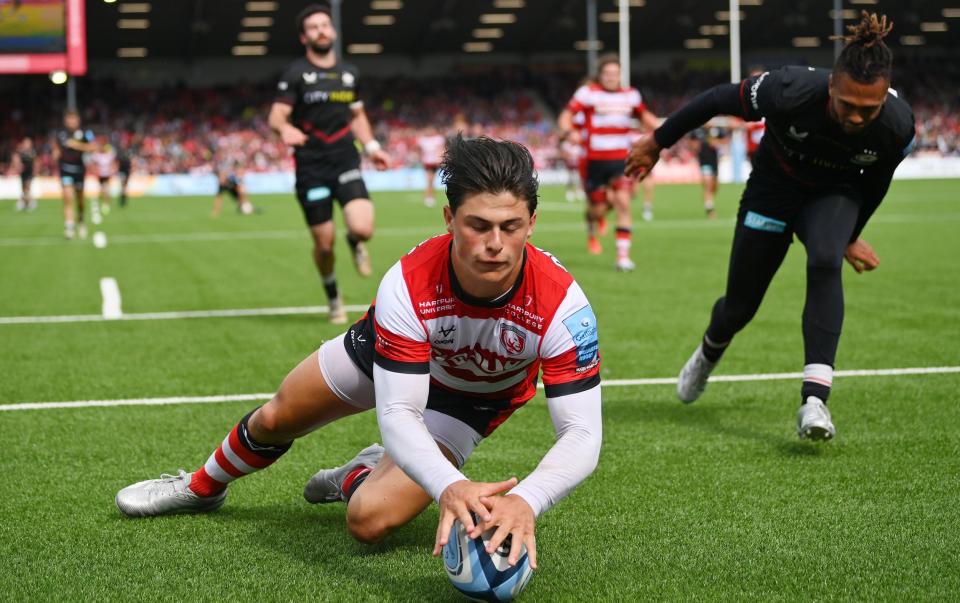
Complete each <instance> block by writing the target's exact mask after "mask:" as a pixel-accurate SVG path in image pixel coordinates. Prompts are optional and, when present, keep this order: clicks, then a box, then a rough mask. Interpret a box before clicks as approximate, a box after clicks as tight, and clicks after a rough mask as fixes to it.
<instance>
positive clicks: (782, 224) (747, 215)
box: [737, 170, 860, 237]
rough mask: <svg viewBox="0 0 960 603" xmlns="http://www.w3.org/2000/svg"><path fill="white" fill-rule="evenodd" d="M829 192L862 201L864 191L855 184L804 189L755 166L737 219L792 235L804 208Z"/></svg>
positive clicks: (759, 227) (763, 230)
mask: <svg viewBox="0 0 960 603" xmlns="http://www.w3.org/2000/svg"><path fill="white" fill-rule="evenodd" d="M827 195H842V196H845V197H849V198H851V199H853V200H854V201H855V202H857V203H858V204H859V203H860V194H859V193H858V192H857V191H855V190H854V189H853V188H852V187H848V186H843V185H842V184H840V185H837V186H833V187H829V188H824V189H817V190H810V189H804V188H800V187H799V186H798V185H797V184H796V183H794V182H791V181H790V180H786V179H784V178H783V177H779V176H774V175H771V174H769V173H766V172H763V171H762V170H754V171H752V172H751V173H750V178H749V179H748V180H747V186H746V188H745V189H744V190H743V196H742V197H741V198H740V210H739V212H738V215H737V222H738V224H742V225H743V226H744V227H746V228H749V229H750V230H757V231H761V232H766V233H770V234H778V235H783V236H785V237H792V235H793V232H794V227H795V225H796V220H797V216H798V215H799V214H800V210H801V209H802V208H803V207H804V206H805V205H806V204H807V203H810V202H812V201H816V200H819V199H822V198H823V197H825V196H827Z"/></svg>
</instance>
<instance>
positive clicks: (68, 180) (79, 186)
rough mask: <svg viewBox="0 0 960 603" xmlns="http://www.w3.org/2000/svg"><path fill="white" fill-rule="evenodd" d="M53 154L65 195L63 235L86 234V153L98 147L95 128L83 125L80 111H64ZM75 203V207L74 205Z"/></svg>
mask: <svg viewBox="0 0 960 603" xmlns="http://www.w3.org/2000/svg"><path fill="white" fill-rule="evenodd" d="M56 140H57V143H56V147H55V150H54V155H55V157H56V160H57V165H58V167H59V171H60V187H61V190H62V195H63V236H64V237H66V238H67V239H72V238H74V237H75V236H76V235H79V236H80V238H81V239H84V238H86V236H87V227H86V225H85V224H84V222H83V213H84V203H83V181H84V179H85V178H86V176H87V168H86V166H85V165H84V163H83V154H84V153H92V152H93V151H96V150H97V146H96V144H94V136H93V132H91V131H90V130H84V129H82V128H81V127H80V114H79V113H77V112H76V111H67V112H66V113H65V114H64V115H63V128H61V129H60V130H59V131H58V132H57V139H56ZM74 204H76V208H74Z"/></svg>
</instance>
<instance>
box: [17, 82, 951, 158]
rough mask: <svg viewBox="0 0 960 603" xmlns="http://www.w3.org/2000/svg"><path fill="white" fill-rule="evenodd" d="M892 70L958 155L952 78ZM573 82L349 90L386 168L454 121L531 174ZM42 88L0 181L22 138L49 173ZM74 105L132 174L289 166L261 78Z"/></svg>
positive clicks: (550, 147)
mask: <svg viewBox="0 0 960 603" xmlns="http://www.w3.org/2000/svg"><path fill="white" fill-rule="evenodd" d="M901 69H902V74H900V75H899V76H898V77H895V82H896V83H897V84H898V88H899V89H900V90H901V92H902V93H903V94H904V95H905V97H906V98H908V99H909V100H910V102H911V104H912V105H913V108H914V111H915V114H916V118H917V133H918V137H917V151H916V152H918V153H937V154H940V155H960V117H958V111H957V108H958V106H960V93H958V90H960V86H958V85H957V82H960V73H957V72H955V71H954V72H950V71H945V70H944V69H943V68H936V69H914V68H911V66H910V65H907V66H905V67H904V68H901ZM678 74H679V75H678ZM725 79H726V76H725V74H724V73H722V72H691V71H689V70H680V69H678V70H671V71H667V72H663V73H655V74H648V75H645V76H643V77H642V78H639V79H638V80H637V81H636V82H635V85H636V86H637V87H638V88H639V89H640V90H641V92H642V93H643V94H644V98H645V100H646V102H647V103H648V106H649V107H650V108H651V110H652V111H653V112H654V113H655V114H657V115H663V116H665V115H668V114H669V113H670V112H671V111H672V110H673V109H675V108H676V107H678V106H679V105H680V104H682V103H683V102H685V101H686V100H689V98H690V97H691V96H692V95H693V94H695V93H697V92H698V91H700V90H704V89H706V88H708V87H709V86H710V85H713V84H716V83H720V82H722V81H725ZM578 84H579V81H578V77H577V76H576V75H575V74H574V73H571V72H562V71H561V72H550V73H543V72H541V73H540V74H539V75H534V74H532V73H530V72H529V71H527V70H517V71H509V70H506V71H505V70H499V71H495V72H490V71H485V72H482V73H476V74H472V73H466V74H464V73H460V74H458V75H457V76H450V77H447V78H435V79H429V80H413V79H409V78H390V79H380V80H376V79H366V80H364V81H363V82H362V86H363V88H362V90H361V94H362V95H363V97H364V99H365V104H366V109H367V112H368V114H369V116H370V119H371V122H372V123H373V124H374V127H375V130H376V134H377V137H378V138H379V139H380V140H381V141H382V142H383V144H384V147H385V148H386V149H387V150H388V152H389V153H390V155H391V158H392V160H393V167H413V166H416V165H418V164H419V159H420V158H419V153H418V151H417V145H416V139H417V137H418V136H420V135H421V134H422V133H423V132H424V130H425V129H426V128H427V127H430V126H432V127H435V128H437V129H438V130H439V131H440V132H441V133H448V134H449V133H452V128H453V127H454V126H453V124H454V120H455V119H456V118H457V117H458V116H462V117H463V118H465V120H466V122H467V123H468V124H469V125H468V126H466V127H467V128H468V129H469V132H470V133H471V134H474V135H477V134H486V135H489V136H494V137H498V138H505V139H510V140H516V141H518V142H521V143H523V144H525V145H526V146H528V147H529V148H530V149H531V151H532V153H533V155H534V158H535V160H536V161H537V167H538V168H539V169H543V168H546V167H554V166H555V165H558V164H559V162H560V157H559V155H558V150H557V148H558V140H557V133H556V127H555V119H556V114H557V113H558V111H559V110H560V109H561V108H562V106H563V105H564V104H565V103H566V101H567V100H568V99H569V98H570V96H571V94H572V93H573V91H574V90H575V88H576V87H577V85H578ZM48 93H49V89H48V88H37V89H36V90H33V91H31V90H27V91H26V92H25V93H24V94H20V95H4V96H5V98H3V99H2V100H0V112H2V113H3V114H4V115H6V116H7V119H4V120H3V122H2V129H0V174H5V173H8V171H9V169H10V165H9V164H10V155H11V152H12V150H13V148H14V146H15V145H16V143H17V142H18V141H19V140H20V139H21V138H22V137H23V136H25V135H31V136H33V137H34V142H35V145H36V146H37V148H38V150H39V151H40V153H39V157H38V160H37V162H36V173H37V174H38V175H53V174H55V173H56V165H55V164H54V162H53V159H52V154H51V153H50V150H51V149H52V143H53V136H54V133H55V131H56V130H57V128H58V127H59V126H60V113H59V111H57V110H55V109H52V108H51V107H50V104H49V103H48V102H43V101H44V99H43V98H41V95H43V94H48ZM32 96H36V97H37V98H31V97H32ZM81 98H87V99H94V100H92V101H89V102H87V103H86V104H85V105H84V107H83V110H82V116H83V122H84V127H87V128H90V129H93V130H94V132H96V133H97V134H101V135H104V136H105V137H106V138H107V139H109V140H110V141H111V142H112V144H113V145H114V146H118V145H119V146H124V147H127V148H129V149H131V151H132V158H133V171H134V172H135V173H145V174H164V173H204V172H210V171H212V170H214V169H215V167H216V165H218V164H224V163H230V164H234V163H236V164H238V165H241V166H243V168H244V169H246V170H248V171H258V172H264V171H275V170H290V169H292V168H293V160H292V156H291V154H290V151H289V149H288V148H286V147H285V146H284V145H283V144H282V142H281V141H280V139H279V137H278V136H276V135H275V134H274V133H273V132H272V131H271V130H270V128H269V127H268V126H267V123H266V117H267V114H268V112H269V108H270V104H271V102H272V100H273V86H272V84H269V83H264V84H262V85H256V86H251V85H241V86H232V87H221V88H209V89H191V88H186V87H170V88H163V89H148V90H126V89H124V88H122V87H120V86H118V85H117V84H116V83H114V82H84V88H83V89H82V95H81ZM680 153H681V155H682V154H683V152H682V151H681V152H680Z"/></svg>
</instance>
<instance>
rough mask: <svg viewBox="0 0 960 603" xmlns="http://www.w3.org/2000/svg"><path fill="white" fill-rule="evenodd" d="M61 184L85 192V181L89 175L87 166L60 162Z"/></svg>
mask: <svg viewBox="0 0 960 603" xmlns="http://www.w3.org/2000/svg"><path fill="white" fill-rule="evenodd" d="M59 167H60V184H61V185H62V186H72V187H73V189H74V190H75V191H77V192H83V181H84V180H85V179H86V177H87V168H86V166H84V165H77V164H75V163H63V162H62V161H61V162H60V165H59Z"/></svg>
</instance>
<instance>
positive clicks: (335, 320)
mask: <svg viewBox="0 0 960 603" xmlns="http://www.w3.org/2000/svg"><path fill="white" fill-rule="evenodd" d="M329 306H330V315H329V316H330V324H332V325H345V324H347V320H348V317H347V306H346V305H344V303H343V298H342V297H340V296H339V295H338V296H336V297H335V298H333V299H331V300H330V302H329Z"/></svg>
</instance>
